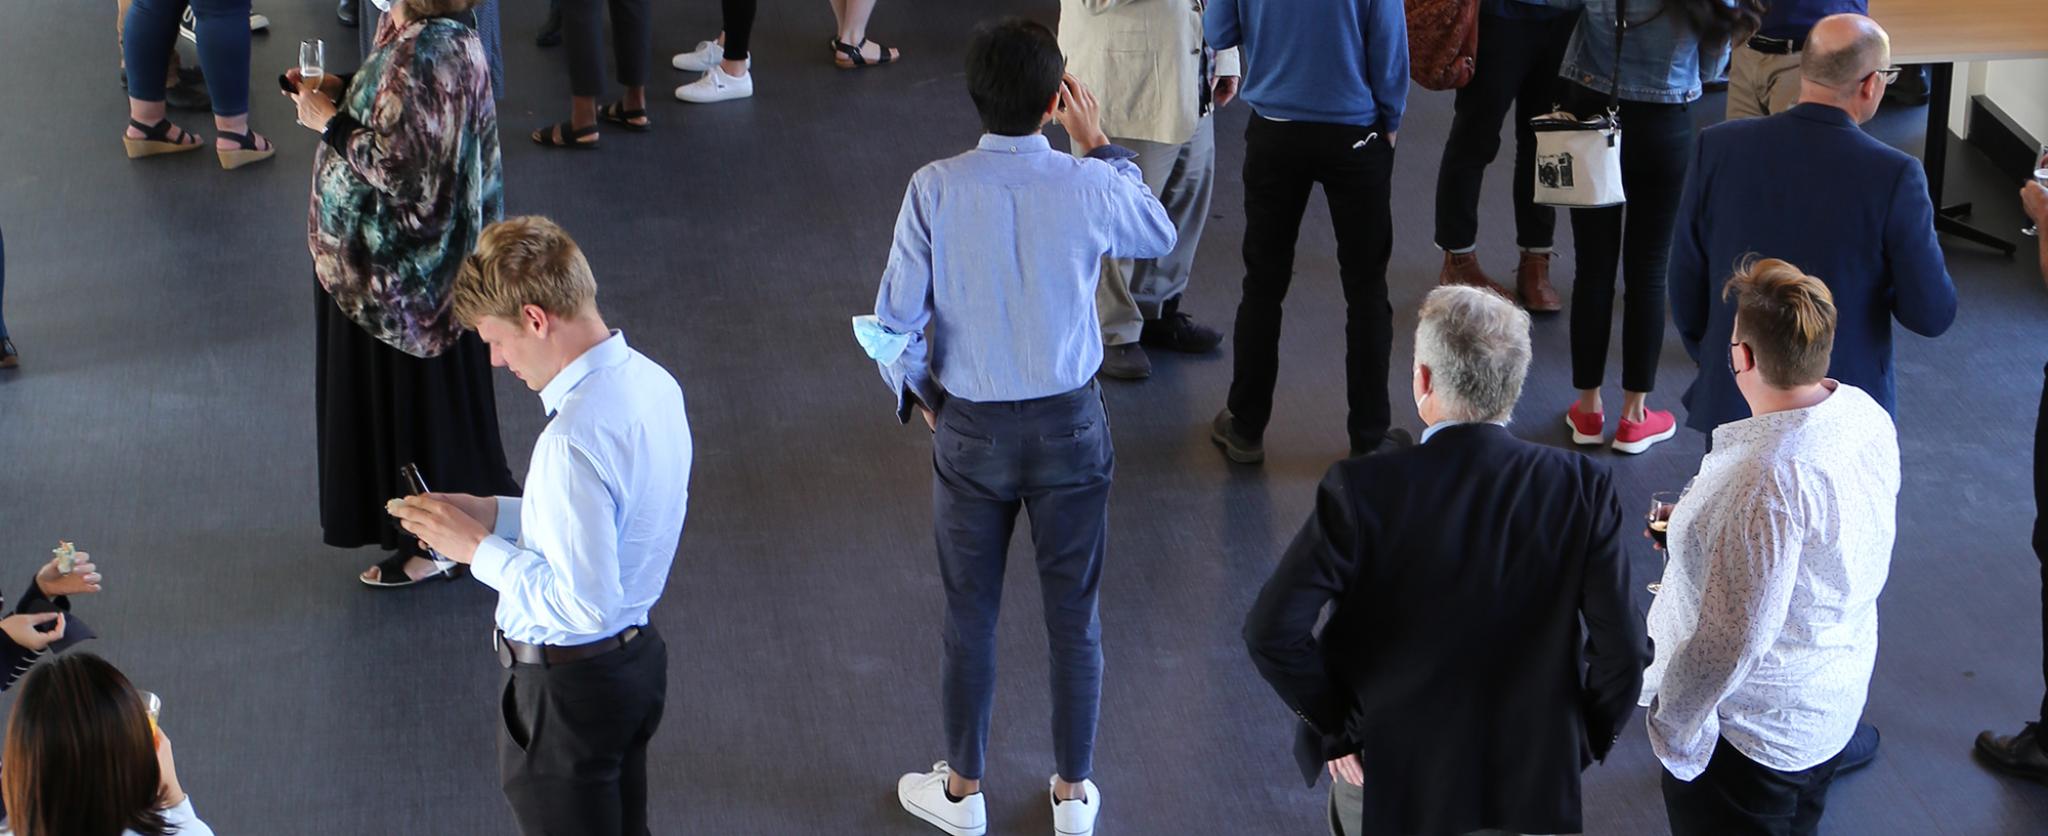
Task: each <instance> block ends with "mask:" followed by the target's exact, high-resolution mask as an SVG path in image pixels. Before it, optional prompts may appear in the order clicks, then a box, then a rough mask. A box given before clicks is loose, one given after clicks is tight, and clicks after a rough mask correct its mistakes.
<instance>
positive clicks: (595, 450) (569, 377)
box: [392, 217, 691, 836]
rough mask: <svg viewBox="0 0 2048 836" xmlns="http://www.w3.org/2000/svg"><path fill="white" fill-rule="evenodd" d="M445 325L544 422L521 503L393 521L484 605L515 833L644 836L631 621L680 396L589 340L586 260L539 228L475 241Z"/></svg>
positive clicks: (674, 461) (649, 370) (662, 564)
mask: <svg viewBox="0 0 2048 836" xmlns="http://www.w3.org/2000/svg"><path fill="white" fill-rule="evenodd" d="M454 314H455V316H457V317H458V318H460V319H461V320H462V322H463V324H464V325H467V326H469V327H471V328H475V329H476V330H477V334H478V336H481V337H482V338H483V341H484V342H485V343H486V344H488V345H489V346H490V347H491V362H492V364H493V365H497V366H504V367H506V368H509V369H511V371H512V374H513V375H514V376H516V377H518V378H519V379H520V380H521V381H524V382H525V383H526V385H527V386H528V387H529V388H531V389H533V390H534V391H536V392H539V393H540V400H541V405H542V406H543V407H545V408H546V409H547V412H548V414H549V415H551V416H553V420H551V421H549V422H548V425H547V428H546V429H544V430H542V431H541V434H540V438H539V440H537V441H536V442H534V447H533V459H532V464H531V465H530V466H529V467H528V468H527V471H526V480H525V481H526V497H525V498H524V499H519V498H516V497H504V496H501V497H478V496H458V495H451V494H433V495H430V496H425V497H418V496H416V497H409V498H407V499H405V500H403V501H396V502H394V506H393V508H392V513H393V515H395V516H396V517H398V519H399V520H400V522H401V523H402V524H403V525H404V527H405V529H406V530H407V531H409V532H411V533H413V534H414V535H415V536H418V537H419V538H420V541H421V542H422V543H424V544H425V545H426V546H427V547H428V548H431V549H433V550H434V551H436V552H438V553H440V554H441V555H442V556H444V557H447V558H449V559H452V560H455V561H457V562H459V563H466V564H469V565H470V567H471V570H472V571H473V572H474V573H475V574H476V577H477V580H480V581H483V582H484V583H485V584H488V585H489V586H490V587H491V588H493V589H496V590H498V612H497V627H498V629H497V634H496V636H495V640H496V645H497V647H498V660H499V663H500V664H502V665H503V666H504V667H505V669H506V674H505V687H504V690H503V692H502V696H501V706H500V710H501V712H502V714H503V716H504V722H505V734H504V735H501V736H500V738H499V740H500V745H499V770H500V773H501V778H502V780H503V783H504V787H505V797H506V798H507V799H508V800H509V801H510V802H511V804H512V810H513V812H514V814H515V815H516V816H517V818H518V820H519V828H520V830H521V832H523V833H526V834H528V836H535V835H536V834H564V833H577V834H586V833H587V834H624V836H646V834H648V833H649V832H650V829H649V827H648V823H647V743H648V741H649V740H652V739H653V737H654V730H655V728H656V727H657V726H659V725H660V724H661V711H662V703H663V700H664V699H665V696H666V694H667V689H668V648H667V645H665V644H664V643H663V642H662V640H661V636H660V635H659V634H658V633H656V632H655V630H654V627H653V626H652V625H651V624H649V623H648V618H647V616H648V612H649V611H650V610H652V609H653V608H654V602H655V601H656V600H658V599H660V597H661V591H662V588H663V586H664V585H665V584H667V582H668V572H669V565H670V563H671V562H673V561H674V559H675V554H676V541H677V539H678V538H680V537H681V536H682V533H683V511H684V508H685V506H686V505H687V503H688V499H689V487H690V485H689V483H690V458H691V445H690V425H689V421H688V419H687V418H685V417H684V415H683V390H682V388H681V387H679V386H677V385H676V380H675V378H674V377H671V376H670V375H669V373H668V372H667V371H665V370H663V369H662V368H661V367H660V366H659V365H656V364H655V363H654V361H652V360H649V359H647V357H646V356H645V355H642V354H641V353H639V352H637V351H634V350H633V349H632V348H629V347H628V346H627V345H626V337H625V335H624V334H621V333H619V332H617V331H613V330H611V329H609V328H607V327H605V324H604V318H603V317H602V316H600V315H599V314H598V311H597V282H596V280H595V279H594V278H593V277H592V276H591V273H590V264H589V262H587V261H585V260H584V258H583V253H582V252H581V251H580V250H578V249H577V248H576V242H574V241H572V240H570V238H569V235H568V233H566V232H563V231H562V228H561V227H559V226H556V225H555V224H554V223H553V222H551V221H548V220H546V219H544V218H534V217H526V218H513V219H511V220H507V221H504V222H502V223H496V224H492V225H491V226H490V227H488V228H486V229H485V230H484V233H483V236H482V238H481V239H480V240H479V241H478V242H477V248H476V253H475V254H473V255H471V256H470V257H469V259H468V261H467V262H465V263H464V265H463V268H462V272H461V274H460V275H459V276H458V277H457V278H456V280H455V300H454ZM543 718H545V719H544V720H543Z"/></svg>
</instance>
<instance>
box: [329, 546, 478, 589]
mask: <svg viewBox="0 0 2048 836" xmlns="http://www.w3.org/2000/svg"><path fill="white" fill-rule="evenodd" d="M412 558H413V556H412V555H409V554H406V553H404V552H399V553H397V554H394V555H392V556H390V557H387V558H384V559H383V560H382V561H380V562H378V564H377V579H376V580H374V581H373V580H370V579H369V578H365V577H363V576H361V575H357V576H356V580H359V581H362V582H363V585H364V586H367V587H371V588H373V589H398V588H399V587H405V586H418V585H420V584H423V583H426V582H427V581H431V580H444V581H452V580H455V579H456V578H458V577H461V576H462V568H463V567H462V564H460V563H455V562H453V561H450V562H448V563H446V564H443V565H442V566H441V568H440V569H439V570H437V571H435V572H434V573H433V574H431V575H428V576H426V577H424V578H420V579H419V580H413V578H412V576H411V575H408V574H406V573H405V564H406V563H408V562H411V560H412ZM425 559H426V560H428V561H433V558H432V557H426V558H425ZM392 578H398V579H399V580H397V581H393V580H392Z"/></svg>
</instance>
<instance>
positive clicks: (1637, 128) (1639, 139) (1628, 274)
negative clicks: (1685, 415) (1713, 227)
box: [1567, 85, 1693, 392]
mask: <svg viewBox="0 0 2048 836" xmlns="http://www.w3.org/2000/svg"><path fill="white" fill-rule="evenodd" d="M1567 95H1568V97H1569V98H1570V100H1571V108H1572V112H1574V113H1592V112H1595V111H1598V110H1601V109H1603V108H1605V107H1606V103H1607V96H1606V95H1605V94H1600V93H1594V92H1593V91H1591V90H1588V89H1586V88H1584V87H1580V86H1578V85H1573V86H1572V90H1571V92H1570V93H1569V94H1567ZM1692 143H1693V128H1692V106H1691V105H1685V104H1656V103H1651V102H1632V101H1628V100H1626V99H1624V100H1622V102H1621V185H1622V189H1623V191H1625V192H1626V193H1627V195H1628V203H1627V205H1626V206H1613V207H1608V208H1605V209H1573V210H1572V237H1573V238H1574V239H1575V241H1576V243H1577V246H1578V276H1577V278H1575V279H1574V280H1573V281H1572V314H1571V318H1572V388H1574V389H1598V388H1600V384H1601V382H1602V381H1603V380H1604V379H1605V378H1606V376H1607V375H1606V373H1607V345H1608V342H1609V338H1610V337H1611V336H1612V335H1613V331H1614V279H1615V273H1616V272H1617V270H1618V271H1619V272H1620V273H1621V276H1622V279H1623V280H1624V281H1625V282H1627V285H1628V291H1627V293H1626V295H1625V296H1624V297H1623V299H1622V309H1621V388H1623V389H1626V390H1628V391H1630V392H1650V391H1654V390H1655V389H1656V388H1657V357H1658V355H1659V354H1661V353H1662V352H1663V350H1664V272H1665V269H1666V267H1667V266H1668V264H1667V262H1668V261H1669V260H1670V257H1671V228H1672V224H1673V223H1675V222H1676V220H1677V216H1678V197H1679V190H1680V189H1681V188H1683V187H1684V185H1685V167H1686V165H1687V163H1688V161H1689V160H1691V158H1692ZM1624 216H1626V218H1625V219H1624ZM1624 220H1625V221H1626V227H1625V228H1624Z"/></svg>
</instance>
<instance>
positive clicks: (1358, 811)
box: [1330, 775, 1519, 836]
mask: <svg viewBox="0 0 2048 836" xmlns="http://www.w3.org/2000/svg"><path fill="white" fill-rule="evenodd" d="M1363 832H1365V788H1364V787H1356V786H1352V785H1351V782H1349V781H1344V780H1340V779H1338V778H1337V777H1336V776H1334V775H1333V776H1330V836H1358V834H1360V833H1363ZM1465 836H1519V834H1516V833H1514V832H1512V831H1507V830H1474V831H1472V832H1471V833H1467V834H1465Z"/></svg>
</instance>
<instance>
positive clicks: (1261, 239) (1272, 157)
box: [1230, 115, 1394, 452]
mask: <svg viewBox="0 0 2048 836" xmlns="http://www.w3.org/2000/svg"><path fill="white" fill-rule="evenodd" d="M1393 171H1394V147H1393V146H1392V145H1389V144H1388V143H1387V139H1386V135H1385V134H1384V133H1383V132H1381V131H1380V130H1378V129H1376V128H1360V127H1356V126H1352V125H1330V124H1322V123H1317V122H1276V121H1273V120H1270V119H1264V118H1260V117H1258V116H1256V115H1254V116H1253V117H1252V120H1251V124H1250V126H1249V127H1247V128H1246V129H1245V150H1244V214H1245V227H1244V269H1245V274H1244V297H1243V299H1242V300H1241V301H1239V302H1238V305H1237V326H1236V328H1235V329H1234V333H1233V337H1232V339H1233V343H1232V345H1233V346H1234V348H1235V355H1236V356H1235V369H1234V372H1233V374H1232V376H1231V380H1230V412H1231V414H1232V415H1233V416H1234V417H1235V419H1236V424H1237V431H1238V432H1240V433H1243V434H1244V435H1245V436H1246V437H1247V438H1252V439H1258V438H1262V437H1264V435H1265V432H1266V424H1267V422H1269V421H1270V420H1272V417H1273V386H1274V384H1275V383H1276V381H1277V379H1278V376H1279V373H1280V303H1281V302H1282V301H1284V300H1285V299H1286V298H1287V287H1288V285H1289V284H1291V283H1292V282H1293V280H1294V244H1295V241H1296V239H1298V238H1299V237H1300V235H1301V216H1302V213H1303V212H1305V211H1307V209H1308V196H1309V192H1310V191H1311V190H1313V189H1314V188H1315V186H1316V184H1318V183H1320V184H1322V187H1323V199H1324V200H1326V201H1328V202H1329V207H1330V225H1331V226H1332V227H1335V229H1336V233H1337V273H1338V277H1339V278H1340V279H1341V280H1342V282H1343V285H1344V308H1345V323H1344V379H1345V389H1346V391H1347V393H1348V396H1349V400H1350V406H1351V414H1350V418H1349V419H1348V420H1347V422H1346V423H1347V429H1348V430H1349V434H1350V436H1351V449H1352V451H1353V452H1365V451H1369V450H1372V449H1374V448H1377V447H1378V446H1379V445H1380V442H1381V441H1383V440H1385V438H1386V435H1387V425H1388V422H1389V421H1390V420H1391V407H1390V406H1389V404H1388V402H1387V360H1388V358H1389V356H1390V355H1391V354H1392V353H1393V350H1394V333H1393V331H1394V313H1393V308H1392V306H1390V305H1389V304H1388V302H1387V260H1388V259H1389V258H1390V257H1392V255H1393V252H1394V218H1393V211H1392V207H1391V205H1390V202H1391V200H1392V195H1391V193H1390V188H1391V187H1390V182H1391V178H1392V175H1393Z"/></svg>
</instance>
